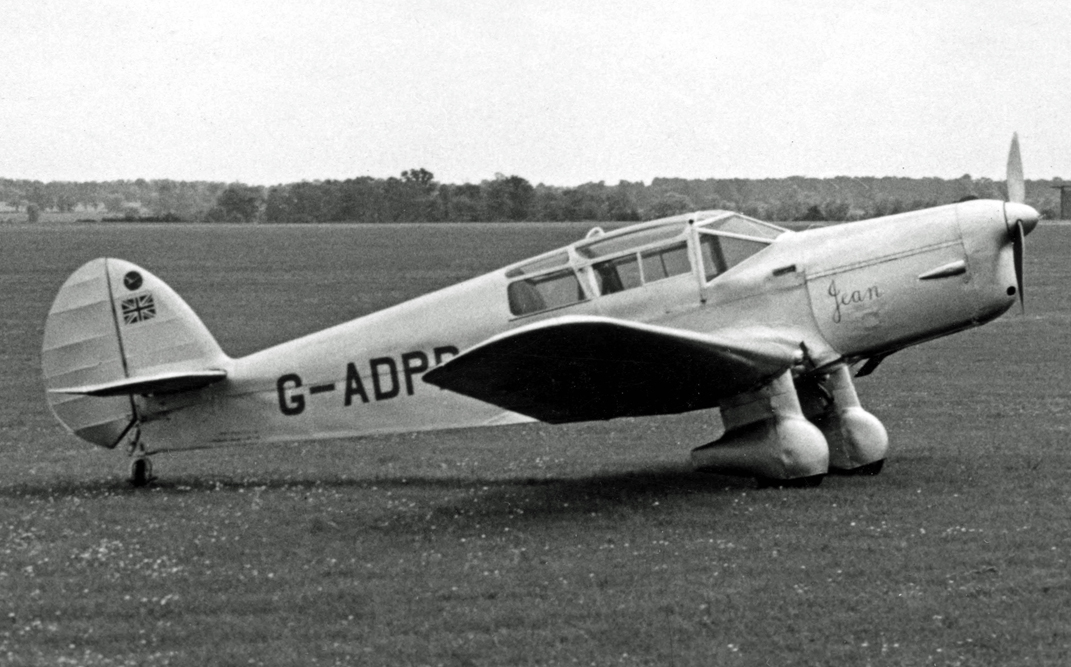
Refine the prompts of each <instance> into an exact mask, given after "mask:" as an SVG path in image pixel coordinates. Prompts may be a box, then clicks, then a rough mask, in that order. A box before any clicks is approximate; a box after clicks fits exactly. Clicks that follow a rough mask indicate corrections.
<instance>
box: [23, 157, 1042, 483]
mask: <svg viewBox="0 0 1071 667" xmlns="http://www.w3.org/2000/svg"><path fill="white" fill-rule="evenodd" d="M1007 188H1008V201H998V200H973V201H964V202H959V203H955V204H948V205H944V206H937V207H935V208H928V209H925V210H919V211H912V212H909V213H902V214H898V215H891V216H886V217H880V218H875V219H871V220H865V221H859V222H853V223H846V224H839V225H833V226H827V227H822V228H817V229H810V230H806V231H798V232H796V231H790V230H788V229H784V228H782V227H779V226H777V225H773V224H770V223H767V222H762V221H760V220H756V219H754V218H752V217H749V216H746V215H742V214H740V213H734V212H731V211H698V212H694V213H689V214H685V215H677V216H673V217H669V218H663V219H660V220H652V221H650V222H644V223H640V224H636V225H632V226H629V227H624V228H622V229H618V230H616V231H612V232H603V231H602V230H601V229H599V228H595V229H593V230H592V231H591V233H589V234H588V235H587V237H586V238H583V239H581V240H578V241H577V242H575V243H573V244H571V245H569V246H566V247H564V248H558V249H555V250H551V251H549V252H546V253H544V254H542V255H539V256H537V257H534V258H532V259H529V260H525V261H522V262H518V263H516V264H512V265H510V266H507V267H505V268H503V269H500V270H497V271H494V272H492V273H489V274H486V275H483V276H479V277H477V278H473V279H471V280H468V281H465V282H462V283H460V284H457V285H454V286H451V287H448V288H445V289H442V290H439V291H437V292H434V293H431V294H427V295H425V296H422V297H420V298H417V299H414V300H411V301H407V302H404V303H400V304H398V305H395V306H393V307H390V308H387V309H386V310H382V311H379V312H376V313H373V314H370V315H367V316H364V317H360V318H358V319H356V320H353V321H350V322H346V323H344V324H339V325H337V326H334V327H332V328H329V329H326V330H324V331H321V332H318V333H314V334H311V335H308V336H304V337H302V338H299V339H296V340H293V341H290V342H287V343H283V344H281V345H277V346H274V347H271V348H269V349H266V350H263V351H261V352H257V353H255V354H251V355H249V356H246V357H242V358H237V359H234V358H231V357H229V356H227V355H226V354H224V352H223V351H222V349H221V348H220V346H219V345H218V344H217V343H216V341H215V339H214V338H213V337H212V335H211V334H210V333H209V332H208V330H207V329H206V328H205V326H204V325H203V324H202V322H201V320H200V319H199V318H198V317H197V315H196V314H194V312H193V311H192V310H191V309H190V307H189V306H188V305H187V304H186V303H185V302H184V301H183V300H182V298H181V297H179V296H178V294H176V293H175V292H174V291H173V290H172V289H171V288H169V287H168V286H167V285H166V284H165V283H164V282H163V281H162V280H160V279H159V278H157V277H156V276H154V275H153V274H151V273H150V272H148V271H147V270H145V269H143V268H141V267H139V266H136V265H134V264H132V263H130V262H127V261H124V260H121V259H112V258H99V259H95V260H92V261H90V262H88V263H86V264H85V265H83V266H82V267H81V268H79V269H77V270H76V271H75V272H74V273H73V274H72V275H71V276H70V278H69V279H68V280H67V281H66V282H65V283H64V284H63V286H62V287H61V288H60V290H59V293H58V295H57V296H56V299H55V302H54V303H53V305H52V308H51V310H50V312H49V315H48V319H47V321H46V324H45V332H44V344H43V350H42V364H43V368H44V379H45V387H46V390H47V396H48V402H49V405H50V406H51V408H52V411H53V412H54V414H55V415H56V417H57V418H58V419H59V421H60V422H61V423H62V424H63V425H64V426H66V427H67V428H68V429H69V430H70V431H71V432H73V433H74V434H75V435H77V436H78V437H80V438H82V439H84V440H87V441H89V442H90V443H93V444H95V445H99V446H101V447H105V448H116V447H117V446H119V445H120V444H121V443H125V444H126V448H127V450H128V451H129V452H130V454H131V455H132V456H133V457H134V458H133V461H132V464H131V479H132V481H133V482H134V483H135V484H139V485H140V484H145V483H146V482H148V481H150V480H151V479H152V467H151V460H150V458H149V455H150V454H152V453H154V452H158V451H174V450H183V449H195V448H205V447H213V446H228V445H238V444H243V445H254V444H257V443H267V442H277V441H299V440H308V439H317V438H347V437H352V436H360V435H366V434H376V433H390V432H400V431H417V430H431V429H445V428H456V427H471V426H478V425H500V424H508V423H513V422H522V421H531V420H539V421H543V422H550V423H555V424H560V423H567V422H580V421H589V420H607V419H615V418H623V417H644V416H649V415H663V414H672V413H682V412H687V411H691V410H702V409H709V408H719V409H720V415H721V421H722V425H723V432H722V434H721V436H720V437H718V438H717V439H716V440H714V441H713V442H711V443H710V444H707V445H704V446H701V447H698V448H697V449H695V450H693V451H692V461H693V463H694V465H695V467H696V468H698V469H701V470H708V471H711V472H715V473H720V474H733V475H745V476H754V477H756V478H758V479H759V481H760V483H761V484H778V485H799V486H805V485H813V484H816V483H817V482H818V481H820V480H821V479H822V478H823V476H825V475H826V474H827V473H830V472H834V473H838V472H839V473H849V474H851V473H855V474H859V473H863V474H875V473H877V472H878V471H880V469H881V467H882V465H883V463H884V461H885V458H886V454H887V451H888V442H889V440H888V435H887V433H886V429H885V427H884V426H883V425H882V423H881V422H880V421H879V420H878V419H877V418H876V417H875V416H874V415H872V414H871V413H869V412H867V411H866V410H864V409H863V407H862V406H861V405H860V402H859V398H858V395H857V393H856V389H855V386H854V383H853V371H854V376H856V377H858V376H862V375H867V374H869V373H871V372H873V371H874V370H875V368H877V366H878V364H879V363H881V361H882V360H883V359H885V358H886V357H888V356H889V355H890V354H893V353H894V352H896V351H898V350H902V349H904V348H906V347H908V346H911V345H915V344H918V343H922V342H924V341H927V340H931V339H934V338H937V337H940V336H946V335H949V334H952V333H955V332H958V331H962V330H964V329H968V328H971V327H975V326H979V325H981V324H984V323H986V322H989V321H991V320H993V319H995V318H997V317H999V316H1001V315H1002V314H1003V313H1004V312H1005V311H1007V310H1008V309H1009V308H1011V307H1012V306H1013V305H1014V303H1015V301H1016V299H1018V300H1019V301H1020V303H1021V302H1022V299H1023V248H1024V240H1025V237H1026V235H1027V234H1029V233H1030V232H1031V231H1032V230H1033V229H1034V227H1035V226H1036V225H1037V222H1038V213H1037V211H1036V210H1034V209H1033V208H1031V207H1030V206H1028V205H1026V204H1025V203H1024V198H1025V183H1024V180H1023V175H1022V166H1021V162H1020V158H1019V147H1018V139H1017V138H1013V140H1012V147H1011V151H1010V154H1009V158H1008V182H1007ZM713 428H715V425H713V424H712V429H713ZM355 446H359V443H358V444H356V445H355Z"/></svg>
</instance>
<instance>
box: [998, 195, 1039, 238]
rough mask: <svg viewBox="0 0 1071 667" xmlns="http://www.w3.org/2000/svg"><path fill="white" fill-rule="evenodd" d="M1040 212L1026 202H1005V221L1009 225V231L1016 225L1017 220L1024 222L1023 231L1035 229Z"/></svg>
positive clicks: (1026, 232)
mask: <svg viewBox="0 0 1071 667" xmlns="http://www.w3.org/2000/svg"><path fill="white" fill-rule="evenodd" d="M1039 217H1041V216H1039V215H1038V212H1037V211H1036V210H1034V207H1033V206H1027V205H1026V204H1018V203H1015V202H1005V203H1004V222H1005V223H1006V224H1007V225H1008V229H1009V231H1010V230H1011V229H1013V228H1014V227H1015V223H1016V222H1017V221H1019V222H1022V223H1023V232H1024V233H1025V234H1029V233H1030V232H1032V231H1034V227H1037V225H1038V218H1039Z"/></svg>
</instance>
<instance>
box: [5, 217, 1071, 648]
mask: <svg viewBox="0 0 1071 667" xmlns="http://www.w3.org/2000/svg"><path fill="white" fill-rule="evenodd" d="M584 231H586V226H583V225H577V226H570V225H566V226H562V225H554V226H541V225H508V226H506V225H483V226H481V225H471V226H466V225H448V226H446V225H441V226H404V227H395V226H382V227H350V226H311V227H299V228H295V227H258V228H253V227H228V226H222V227H194V226H174V227H173V226H167V227H162V226H122V225H117V226H108V225H96V226H73V227H64V228H33V229H31V228H25V227H4V228H0V287H2V295H0V304H2V307H0V365H2V368H3V371H2V372H3V378H4V382H3V384H2V386H0V664H4V665H53V664H57V665H59V664H65V665H163V664H172V665H202V664H210V665H230V664H235V665H237V664H265V665H289V664H361V665H379V664H384V665H395V664H397V665H503V664H518V665H544V664H584V665H616V664H622V665H737V664H739V665H1063V664H1069V662H1071V569H1069V564H1068V558H1069V554H1071V520H1069V518H1068V510H1069V508H1071V502H1069V501H1071V491H1069V490H1068V484H1067V482H1068V472H1069V471H1071V450H1069V447H1068V445H1069V444H1071V443H1069V426H1071V393H1069V390H1068V387H1069V386H1071V372H1069V371H1068V355H1067V350H1068V344H1069V342H1071V338H1069V328H1068V325H1069V319H1071V290H1069V289H1068V285H1071V275H1069V274H1071V262H1068V261H1067V259H1068V257H1069V256H1071V227H1068V226H1055V225H1042V226H1041V227H1039V228H1038V229H1037V230H1036V231H1035V232H1034V234H1032V235H1031V236H1030V238H1029V239H1028V247H1027V263H1026V273H1027V287H1026V295H1027V314H1026V315H1025V316H1021V315H1019V314H1018V313H1017V312H1015V313H1010V314H1008V315H1006V316H1004V317H1003V318H1002V319H1000V320H998V321H997V322H994V323H992V324H990V325H988V326H986V327H983V328H981V329H978V330H975V331H971V332H967V333H964V334H960V335H957V336H953V337H950V338H946V339H943V340H940V341H936V342H933V343H929V344H926V345H923V346H920V347H917V348H914V349H911V350H908V351H905V352H902V353H900V354H897V355H895V356H893V357H891V358H889V359H888V360H886V361H885V362H884V364H883V365H882V366H881V368H880V369H879V370H878V371H877V372H876V373H875V374H874V375H872V376H870V377H868V378H865V379H861V380H860V381H859V383H858V388H859V392H860V395H861V398H862V400H863V403H864V405H865V406H866V407H868V408H869V409H870V410H871V411H872V412H874V413H875V414H876V415H878V417H880V418H881V419H882V420H883V421H884V422H885V424H886V426H887V427H888V429H889V431H890V435H891V440H892V448H891V452H890V456H889V460H888V463H887V465H886V467H885V471H884V472H883V473H882V474H881V475H879V476H878V477H874V478H866V479H861V478H830V479H827V480H826V481H825V482H824V483H823V485H822V486H821V487H819V488H817V489H811V490H764V491H756V490H755V489H754V488H753V486H754V484H753V482H751V481H750V480H740V479H734V478H727V477H718V476H710V475H699V474H695V473H693V472H691V470H690V469H689V467H688V465H687V458H688V452H689V450H690V449H691V448H693V447H695V446H698V445H701V444H704V443H705V442H707V441H709V440H711V439H713V438H714V437H716V436H717V434H718V429H719V422H718V419H717V416H716V414H710V413H697V414H691V415H685V416H680V417H673V418H659V419H635V420H619V421H613V422H608V423H598V424H582V425H576V426H568V427H552V426H546V425H541V424H533V425H524V426H513V427H502V428H492V429H482V430H461V431H449V432H440V433H425V434H419V435H399V436H389V437H375V438H363V439H356V440H339V441H329V442H325V443H320V444H311V445H304V444H302V445H277V446H265V447H258V448H246V449H243V448H235V449H229V450H218V451H205V452H189V453H183V454H174V455H169V456H159V457H157V458H156V468H157V473H158V474H159V475H160V476H161V479H160V480H159V482H158V483H157V484H156V485H155V486H153V487H152V488H149V489H146V490H134V489H131V488H129V487H128V486H127V485H126V483H125V478H126V475H127V459H126V457H125V456H124V455H123V454H122V453H121V452H113V451H105V450H100V449H96V448H93V447H92V446H90V445H87V444H84V443H81V442H80V441H78V440H76V439H75V438H74V437H73V436H69V435H67V434H66V433H65V432H64V431H63V430H62V428H61V427H60V426H59V425H58V424H56V423H54V421H53V420H52V418H51V415H50V414H49V413H48V410H47V407H46V406H45V401H44V396H43V390H42V388H41V380H40V377H39V374H40V371H39V361H38V354H39V347H40V340H41V330H42V324H43V322H44V318H45V314H46V312H47V310H48V307H49V304H50V303H51V300H52V297H53V295H54V294H55V291H56V290H57V289H58V288H59V286H60V284H61V283H62V282H63V280H64V279H65V278H66V276H67V275H68V274H69V273H70V272H71V271H73V270H74V269H75V268H76V267H77V266H79V265H80V264H81V263H82V262H84V261H86V260H88V259H91V258H93V257H97V256H100V255H110V256H117V257H123V258H125V259H129V260H131V261H134V262H136V263H139V264H142V265H143V266H145V267H146V268H148V269H150V270H151V271H153V272H154V273H156V274H157V275H158V276H160V277H161V278H163V279H164V280H165V281H167V282H168V283H169V284H170V285H171V286H172V287H174V288H175V289H176V290H177V291H178V292H179V293H180V294H182V295H183V296H184V297H185V298H186V300H187V301H188V302H189V303H190V304H191V306H193V308H194V309H195V310H196V311H198V313H199V314H200V315H201V316H202V318H203V319H204V321H205V323H206V324H207V325H208V327H209V329H211V330H212V331H213V332H214V333H215V334H216V336H217V338H218V339H219V341H220V343H221V345H222V346H223V348H224V349H225V350H226V351H227V352H228V353H230V354H232V355H242V354H246V353H249V352H251V351H253V350H256V349H259V348H262V347H264V346H267V345H270V344H273V343H277V342H280V341H283V340H286V339H289V338H292V337H294V336H297V335H300V334H303V333H308V332H311V331H314V330H316V329H318V328H321V327H323V326H326V325H329V324H334V323H337V322H340V321H343V320H346V319H349V318H352V317H356V316H358V315H361V314H364V313H367V312H370V311H373V310H376V309H379V308H381V307H383V306H386V305H389V304H391V303H395V302H398V301H401V300H403V299H407V298H410V297H414V296H417V295H419V294H422V293H424V292H427V291H429V290H432V289H435V288H438V287H442V286H445V285H448V284H451V283H454V282H456V281H458V280H461V279H464V278H466V277H469V276H473V275H477V274H479V273H481V272H483V271H485V270H488V269H491V268H495V267H497V266H500V265H502V264H505V263H508V262H511V261H514V260H517V259H520V258H523V257H525V256H528V255H531V254H535V253H536V252H539V251H541V250H545V249H548V248H550V247H553V246H556V245H560V244H563V243H566V242H568V241H571V240H574V239H576V238H579V237H580V236H581V235H582V234H583V233H584Z"/></svg>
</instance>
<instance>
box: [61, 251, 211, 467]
mask: <svg viewBox="0 0 1071 667" xmlns="http://www.w3.org/2000/svg"><path fill="white" fill-rule="evenodd" d="M228 362H229V359H228V357H227V356H226V355H225V354H224V353H223V351H222V350H221V349H220V347H219V345H218V344H217V343H216V341H215V339H214V338H213V337H212V334H210V333H209V332H208V330H207V329H206V328H205V326H204V324H203V323H202V322H201V320H200V318H198V317H197V315H196V314H195V313H194V312H193V310H192V309H191V308H190V307H189V306H188V305H187V304H186V302H185V301H183V300H182V297H180V296H179V295H178V294H176V293H175V291H174V290H172V289H171V288H170V287H168V286H167V284H165V283H164V282H163V281H162V280H160V279H159V278H157V277H156V276H154V275H152V274H151V273H149V272H148V271H146V270H145V269H142V268H140V267H138V266H136V265H134V264H131V263H130V262H125V261H123V260H119V259H107V258H101V259H95V260H92V261H90V262H88V263H86V264H84V265H83V266H82V267H81V268H79V269H78V270H77V271H75V272H74V273H73V274H72V275H71V277H70V278H68V279H67V282H65V283H64V284H63V287H61V288H60V291H59V293H58V294H57V295H56V299H55V301H54V302H53V304H52V308H51V310H50V311H49V313H48V319H47V320H46V321H45V335H44V343H43V345H42V350H41V363H42V368H43V371H44V378H45V388H46V389H47V390H48V402H49V406H50V407H51V408H52V412H53V413H54V414H55V415H56V418H57V419H59V421H60V422H61V423H62V424H63V425H64V426H66V427H67V428H68V429H69V430H70V431H71V432H73V433H74V434H75V435H78V436H79V437H81V438H83V439H84V440H88V441H89V442H92V443H94V444H97V445H101V446H103V447H114V446H115V445H116V444H118V442H119V440H120V439H121V438H122V437H123V435H124V434H125V432H126V430H127V428H128V427H129V426H130V424H131V423H132V422H133V421H134V420H135V419H137V407H136V403H135V401H134V400H133V394H137V393H156V392H161V391H185V390H190V389H197V388H199V387H203V386H205V385H207V384H209V383H210V382H213V381H217V380H220V379H222V378H223V377H225V376H226V373H225V368H226V367H227V366H228Z"/></svg>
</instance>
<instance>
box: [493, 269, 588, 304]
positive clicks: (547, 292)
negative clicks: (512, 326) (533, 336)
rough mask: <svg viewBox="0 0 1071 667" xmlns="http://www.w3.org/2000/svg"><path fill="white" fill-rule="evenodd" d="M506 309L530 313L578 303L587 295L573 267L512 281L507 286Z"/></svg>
mask: <svg viewBox="0 0 1071 667" xmlns="http://www.w3.org/2000/svg"><path fill="white" fill-rule="evenodd" d="M506 293H507V296H508V297H509V312H511V313H513V314H514V315H529V314H531V313H538V312H540V311H542V310H550V309H551V308H561V307H562V306H569V305H572V304H574V303H579V302H581V301H583V300H584V299H585V298H587V297H586V296H585V295H584V290H583V288H582V287H580V281H579V280H578V279H577V277H576V273H574V272H573V270H572V269H566V270H564V271H555V272H553V273H545V274H543V275H540V276H533V277H531V278H522V279H521V280H515V281H513V282H511V283H510V284H509V286H508V287H507V288H506Z"/></svg>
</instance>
